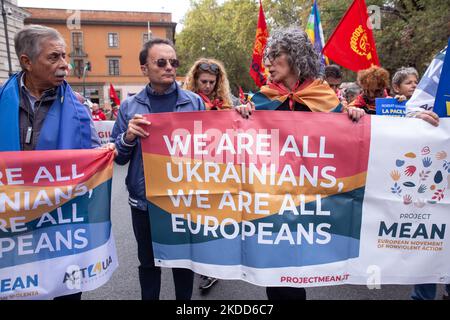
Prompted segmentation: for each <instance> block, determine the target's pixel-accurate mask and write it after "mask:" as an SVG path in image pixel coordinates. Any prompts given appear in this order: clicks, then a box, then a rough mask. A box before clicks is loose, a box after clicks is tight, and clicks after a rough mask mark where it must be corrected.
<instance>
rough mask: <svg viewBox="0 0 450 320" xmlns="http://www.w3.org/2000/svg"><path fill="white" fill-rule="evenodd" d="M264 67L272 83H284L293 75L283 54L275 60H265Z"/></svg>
mask: <svg viewBox="0 0 450 320" xmlns="http://www.w3.org/2000/svg"><path fill="white" fill-rule="evenodd" d="M264 66H265V68H266V70H268V71H269V73H270V80H271V81H272V82H284V81H285V80H286V79H287V78H288V77H291V76H293V75H295V74H294V71H293V69H292V68H291V67H290V66H289V62H288V60H287V56H286V54H284V53H282V54H280V55H279V56H278V57H276V58H270V57H269V58H266V59H265V60H264Z"/></svg>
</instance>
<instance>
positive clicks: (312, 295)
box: [83, 165, 443, 300]
mask: <svg viewBox="0 0 450 320" xmlns="http://www.w3.org/2000/svg"><path fill="white" fill-rule="evenodd" d="M126 170H127V166H117V165H115V168H114V178H113V186H112V224H113V233H114V237H115V240H116V247H117V254H118V258H119V267H118V268H117V270H116V271H115V273H114V275H113V276H112V278H111V279H110V281H109V282H108V283H107V284H105V285H104V286H102V287H100V288H98V289H96V290H94V291H90V292H85V293H83V300H139V299H140V297H141V296H140V287H139V279H138V259H137V246H136V241H135V239H134V235H133V229H132V225H131V213H130V207H129V205H128V193H127V190H126V187H125V176H126ZM198 284H199V277H198V276H196V277H195V280H194V292H193V295H192V299H194V300H265V299H266V294H265V288H263V287H258V286H255V285H252V284H250V283H247V282H244V281H236V280H219V281H218V282H217V283H216V284H215V285H214V286H213V287H212V288H211V289H210V290H209V291H208V292H207V294H201V293H200V291H199V290H198ZM411 289H412V286H410V285H402V286H400V285H383V286H381V289H371V290H370V289H368V288H367V287H366V286H354V285H343V286H332V287H318V288H307V289H306V294H307V299H311V300H361V299H362V300H408V299H409V298H410V293H411ZM442 294H443V286H442V285H439V286H438V295H437V297H438V299H439V298H440V297H442ZM160 299H161V300H173V299H175V293H174V286H173V280H172V272H171V271H170V270H169V269H163V270H162V280H161V295H160Z"/></svg>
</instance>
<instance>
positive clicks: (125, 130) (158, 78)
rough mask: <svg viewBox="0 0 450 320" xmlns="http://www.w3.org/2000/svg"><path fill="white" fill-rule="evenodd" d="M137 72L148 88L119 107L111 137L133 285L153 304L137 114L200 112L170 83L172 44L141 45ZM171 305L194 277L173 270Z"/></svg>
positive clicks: (186, 296)
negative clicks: (128, 228)
mask: <svg viewBox="0 0 450 320" xmlns="http://www.w3.org/2000/svg"><path fill="white" fill-rule="evenodd" d="M139 62H140V65H141V70H142V73H143V74H144V75H145V76H146V77H148V80H149V83H148V85H146V86H145V88H144V89H143V90H142V91H141V92H139V93H138V94H136V95H134V96H132V97H128V98H127V99H126V100H124V101H123V102H122V104H121V106H120V108H119V115H118V117H117V120H116V123H115V124H114V128H113V131H112V134H111V140H112V142H115V144H116V147H117V151H118V156H117V157H116V159H115V161H116V163H117V164H119V165H125V164H127V163H128V162H129V163H130V164H129V167H128V175H127V178H126V185H127V189H128V192H129V198H128V203H129V205H130V207H131V218H132V223H133V231H134V235H135V237H136V241H137V245H138V259H139V262H140V266H139V282H140V284H141V296H142V299H143V300H158V299H159V293H160V287H161V269H160V268H159V267H156V266H155V265H154V258H153V248H152V241H151V232H150V221H149V214H148V212H147V210H148V207H147V200H146V198H145V182H144V170H143V164H142V151H141V141H140V138H146V137H148V136H149V134H148V132H147V131H146V130H145V126H149V125H150V122H148V121H146V120H145V119H144V118H143V116H142V114H146V113H160V112H186V111H200V110H205V106H204V104H203V102H202V100H201V98H200V97H199V96H197V95H196V94H194V93H192V92H189V91H185V90H183V89H181V88H180V87H179V86H178V84H177V83H176V81H175V77H176V69H177V67H178V66H179V61H178V60H177V56H176V52H175V49H174V47H173V44H172V42H170V41H169V40H166V39H159V38H153V39H151V40H149V41H148V42H146V43H145V44H144V47H143V49H142V50H141V52H140V54H139ZM172 271H173V277H174V282H175V296H176V299H177V300H190V299H191V295H192V287H193V280H194V273H193V272H192V271H191V270H188V269H178V268H174V269H173V270H172Z"/></svg>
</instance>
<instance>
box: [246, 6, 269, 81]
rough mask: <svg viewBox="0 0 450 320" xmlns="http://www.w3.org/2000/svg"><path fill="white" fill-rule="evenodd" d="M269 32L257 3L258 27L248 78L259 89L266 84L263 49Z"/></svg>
mask: <svg viewBox="0 0 450 320" xmlns="http://www.w3.org/2000/svg"><path fill="white" fill-rule="evenodd" d="M268 37H269V31H268V30H267V25H266V18H265V17H264V10H263V7H262V4H261V0H260V1H259V17H258V27H257V29H256V37H255V44H254V46H253V55H252V64H251V66H250V76H251V77H252V78H253V80H255V84H256V85H257V86H258V87H261V86H263V85H265V84H266V82H267V75H266V72H265V69H264V63H263V54H264V48H265V47H266V44H267V38H268Z"/></svg>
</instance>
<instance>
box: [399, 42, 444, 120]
mask: <svg viewBox="0 0 450 320" xmlns="http://www.w3.org/2000/svg"><path fill="white" fill-rule="evenodd" d="M446 52H447V48H445V49H444V50H442V51H441V52H439V53H438V54H437V55H436V56H435V57H434V59H433V61H431V63H430V66H429V67H428V68H427V70H426V71H425V74H424V75H423V77H422V79H420V82H419V85H418V86H417V88H416V90H415V91H414V94H413V96H412V97H411V99H409V100H408V102H407V103H406V113H407V115H410V114H414V113H416V112H418V111H422V110H433V109H434V111H436V109H437V108H434V106H435V105H437V104H435V102H438V103H439V99H437V98H438V87H439V86H441V85H442V86H444V85H445V82H447V89H448V81H449V76H450V75H449V74H448V71H447V74H445V73H442V75H443V77H442V78H441V72H442V70H443V66H444V59H445V58H446ZM447 68H448V63H447ZM444 79H446V80H444ZM440 83H442V84H440ZM447 93H448V91H447ZM438 108H439V107H438Z"/></svg>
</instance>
